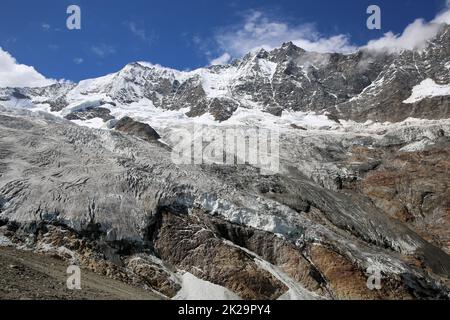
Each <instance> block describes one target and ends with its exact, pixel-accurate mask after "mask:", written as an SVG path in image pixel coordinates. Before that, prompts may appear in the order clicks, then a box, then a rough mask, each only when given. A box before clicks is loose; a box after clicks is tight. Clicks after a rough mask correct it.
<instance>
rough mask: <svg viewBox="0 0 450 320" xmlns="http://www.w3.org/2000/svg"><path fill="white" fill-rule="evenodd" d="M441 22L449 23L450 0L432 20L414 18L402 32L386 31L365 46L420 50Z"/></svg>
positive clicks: (395, 49) (434, 33) (434, 34)
mask: <svg viewBox="0 0 450 320" xmlns="http://www.w3.org/2000/svg"><path fill="white" fill-rule="evenodd" d="M442 23H446V24H450V0H447V7H446V9H445V10H444V11H442V12H440V13H439V14H438V15H437V16H436V17H435V18H434V19H433V20H432V21H430V22H427V21H425V20H424V19H416V20H415V21H414V22H413V23H411V24H410V25H408V26H407V27H406V28H405V30H404V31H403V33H401V34H394V33H393V32H391V31H390V32H388V33H386V34H385V35H384V36H383V37H382V38H380V39H377V40H372V41H369V43H368V44H367V46H366V47H367V48H369V49H374V50H387V51H392V52H395V51H400V50H404V49H406V50H420V49H423V48H424V46H425V45H426V44H427V41H428V40H430V39H432V38H433V37H435V36H436V34H437V33H438V32H439V29H440V27H441V24H442Z"/></svg>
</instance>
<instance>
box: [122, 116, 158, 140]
mask: <svg viewBox="0 0 450 320" xmlns="http://www.w3.org/2000/svg"><path fill="white" fill-rule="evenodd" d="M114 128H115V129H116V130H117V131H120V132H123V133H126V134H130V135H133V136H136V137H138V138H141V139H143V140H145V141H147V142H152V141H157V140H159V139H160V138H161V137H160V136H159V134H158V133H157V132H156V131H155V130H154V129H153V128H152V127H150V126H149V125H148V124H145V123H142V122H138V121H134V120H133V119H131V118H130V117H124V118H122V119H120V120H119V121H118V122H117V123H116V124H115V126H114Z"/></svg>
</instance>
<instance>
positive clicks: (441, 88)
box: [403, 78, 450, 103]
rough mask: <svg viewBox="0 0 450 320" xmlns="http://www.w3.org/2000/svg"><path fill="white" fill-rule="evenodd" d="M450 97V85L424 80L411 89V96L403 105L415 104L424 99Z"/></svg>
mask: <svg viewBox="0 0 450 320" xmlns="http://www.w3.org/2000/svg"><path fill="white" fill-rule="evenodd" d="M448 95H450V84H444V85H440V84H437V83H436V82H434V80H433V79H429V78H428V79H425V80H423V81H422V82H421V83H420V84H419V85H417V86H415V87H414V88H413V89H412V94H411V96H410V97H409V98H408V99H406V100H405V101H403V103H416V102H419V101H421V100H423V99H425V98H432V97H441V96H448Z"/></svg>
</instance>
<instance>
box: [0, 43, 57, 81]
mask: <svg viewBox="0 0 450 320" xmlns="http://www.w3.org/2000/svg"><path fill="white" fill-rule="evenodd" d="M55 82H56V81H55V80H53V79H47V78H45V77H44V76H43V75H42V74H40V73H39V72H37V71H36V70H35V69H34V68H33V67H30V66H27V65H24V64H19V63H17V61H16V59H14V58H13V57H12V56H11V55H10V54H9V53H8V52H6V51H4V50H3V49H2V48H1V47H0V87H44V86H48V85H51V84H53V83H55Z"/></svg>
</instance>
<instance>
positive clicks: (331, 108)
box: [0, 25, 450, 122]
mask: <svg viewBox="0 0 450 320" xmlns="http://www.w3.org/2000/svg"><path fill="white" fill-rule="evenodd" d="M449 43H450V27H449V26H447V25H445V26H443V27H442V29H441V31H440V32H439V34H438V35H437V36H436V38H435V39H433V40H432V41H430V42H429V43H428V45H427V46H426V47H425V49H423V50H421V51H403V52H400V53H386V52H382V51H369V50H366V49H364V50H361V51H359V52H356V53H353V54H347V55H344V54H337V53H335V54H320V53H311V52H306V51H304V50H302V49H301V48H298V47H296V46H295V45H294V44H292V43H285V44H284V45H283V46H282V47H280V48H278V49H275V50H273V51H270V52H267V51H265V50H263V49H262V50H260V51H258V52H255V53H249V54H248V55H246V56H245V57H244V58H243V59H240V60H236V61H234V62H233V63H232V64H229V65H222V66H211V67H208V68H201V69H198V70H194V71H190V72H185V71H177V70H173V69H168V68H164V67H161V66H158V65H152V64H148V63H143V62H137V63H131V64H129V65H127V66H125V67H124V68H123V69H122V70H120V71H119V72H117V73H114V74H110V75H107V76H104V77H101V78H97V79H91V80H85V81H81V82H80V83H78V84H55V85H52V86H50V87H47V88H34V89H33V88H32V89H30V88H25V89H21V88H17V89H3V90H1V91H0V101H2V103H3V104H4V105H5V104H6V105H14V106H28V107H30V108H38V109H42V110H46V111H50V112H57V113H60V115H62V116H65V117H68V118H69V119H74V120H76V119H81V120H90V119H93V118H102V119H103V120H105V121H107V120H110V119H112V118H114V117H116V116H118V115H120V112H116V110H117V109H120V110H122V111H125V112H126V113H127V115H129V116H135V117H136V116H137V117H145V112H146V110H152V109H154V108H157V109H159V110H166V111H174V110H175V111H179V110H181V115H182V116H187V117H199V116H202V115H212V117H213V118H214V119H215V120H216V121H226V120H228V119H229V118H230V117H232V116H233V114H234V113H235V112H236V110H238V109H246V110H258V111H262V112H265V113H269V114H272V115H275V116H281V115H282V114H283V112H315V113H319V114H327V115H329V116H330V118H332V119H345V120H348V119H350V120H356V121H358V122H365V121H367V120H375V121H389V122H398V121H403V120H405V119H407V118H410V117H412V118H424V119H440V118H448V117H449V116H450V109H449V96H448V92H449V83H450V69H449V68H450V46H449ZM431 81H432V82H433V83H432V82H431ZM426 84H429V85H431V86H430V87H429V90H430V91H429V92H428V91H427V88H425V91H424V88H423V86H424V85H426ZM416 86H422V89H421V90H422V95H421V99H412V98H410V97H411V95H412V94H413V90H415V87H416ZM436 87H439V88H440V90H434V88H436ZM416 90H418V89H416ZM86 109H88V110H89V111H90V112H86ZM111 113H112V114H111Z"/></svg>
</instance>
